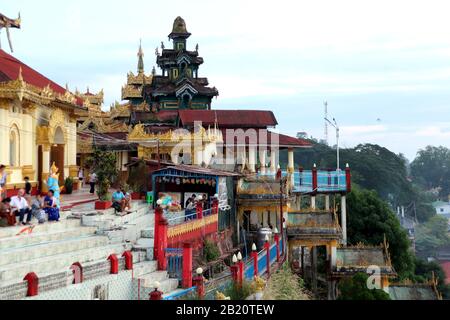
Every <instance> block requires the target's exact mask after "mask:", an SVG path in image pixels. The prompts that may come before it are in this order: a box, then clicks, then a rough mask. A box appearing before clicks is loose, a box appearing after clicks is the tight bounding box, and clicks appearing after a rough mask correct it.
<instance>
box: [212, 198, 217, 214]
mask: <svg viewBox="0 0 450 320" xmlns="http://www.w3.org/2000/svg"><path fill="white" fill-rule="evenodd" d="M211 208H212V212H211V213H212V214H218V213H219V199H217V198H214V199H213V201H212V206H211Z"/></svg>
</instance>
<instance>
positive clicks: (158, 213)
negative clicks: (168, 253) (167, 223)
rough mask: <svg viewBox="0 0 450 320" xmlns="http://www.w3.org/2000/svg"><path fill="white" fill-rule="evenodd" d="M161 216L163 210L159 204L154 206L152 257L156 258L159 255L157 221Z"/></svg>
mask: <svg viewBox="0 0 450 320" xmlns="http://www.w3.org/2000/svg"><path fill="white" fill-rule="evenodd" d="M161 218H163V210H162V208H161V207H160V206H157V207H156V208H155V228H154V229H153V239H154V242H153V259H158V255H159V252H158V250H159V229H160V224H159V222H160V221H161Z"/></svg>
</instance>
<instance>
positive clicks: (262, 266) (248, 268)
mask: <svg viewBox="0 0 450 320" xmlns="http://www.w3.org/2000/svg"><path fill="white" fill-rule="evenodd" d="M283 245H284V243H283V239H280V246H279V250H280V254H281V252H283ZM166 250H180V249H166ZM172 252H173V251H172ZM266 257H267V252H266V250H265V249H263V250H261V251H260V252H259V253H258V274H259V275H263V274H264V273H265V272H266V271H267V260H266ZM269 259H270V265H273V264H274V263H275V261H276V259H277V248H276V243H273V244H272V245H271V246H270V248H269ZM168 269H169V266H168ZM254 273H255V271H254V267H253V259H252V258H250V257H249V258H248V259H247V261H246V262H245V266H244V277H245V279H247V280H252V279H253V277H254ZM196 288H197V287H195V286H194V287H191V288H188V289H182V290H179V291H177V292H175V293H173V294H171V295H168V296H165V297H164V298H163V300H177V299H179V298H182V297H185V296H187V295H188V294H190V293H192V292H194V290H196Z"/></svg>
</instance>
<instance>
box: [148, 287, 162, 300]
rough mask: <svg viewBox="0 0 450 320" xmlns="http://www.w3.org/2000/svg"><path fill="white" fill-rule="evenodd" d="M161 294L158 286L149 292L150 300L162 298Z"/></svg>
mask: <svg viewBox="0 0 450 320" xmlns="http://www.w3.org/2000/svg"><path fill="white" fill-rule="evenodd" d="M162 295H163V293H162V292H161V291H158V288H155V290H154V291H152V292H150V293H149V297H150V300H162Z"/></svg>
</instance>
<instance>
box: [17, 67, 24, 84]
mask: <svg viewBox="0 0 450 320" xmlns="http://www.w3.org/2000/svg"><path fill="white" fill-rule="evenodd" d="M17 80H19V81H23V76H22V67H19V75H18V76H17Z"/></svg>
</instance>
